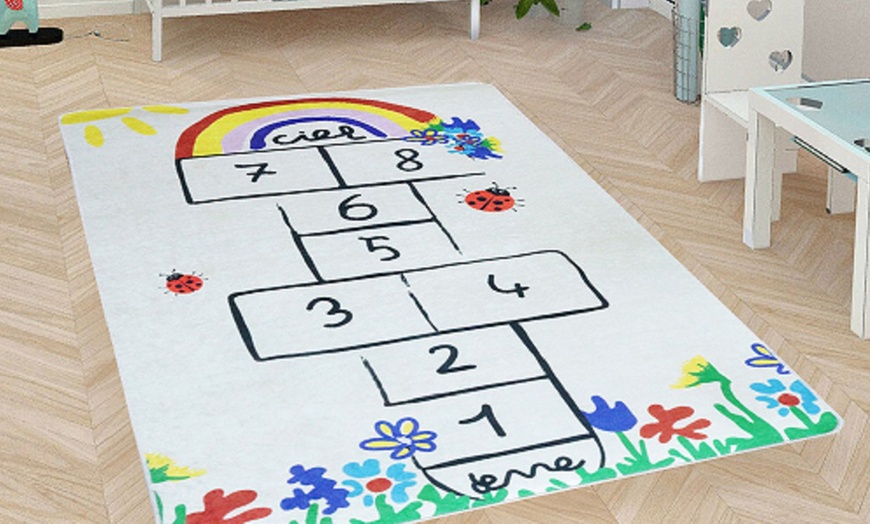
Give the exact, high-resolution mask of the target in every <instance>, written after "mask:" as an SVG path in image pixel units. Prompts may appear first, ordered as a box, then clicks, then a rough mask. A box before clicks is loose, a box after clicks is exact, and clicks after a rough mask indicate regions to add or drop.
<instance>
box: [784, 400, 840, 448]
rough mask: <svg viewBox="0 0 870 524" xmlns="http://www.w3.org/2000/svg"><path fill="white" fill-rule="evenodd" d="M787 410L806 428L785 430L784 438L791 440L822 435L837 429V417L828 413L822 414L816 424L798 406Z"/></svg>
mask: <svg viewBox="0 0 870 524" xmlns="http://www.w3.org/2000/svg"><path fill="white" fill-rule="evenodd" d="M789 410H790V411H791V412H792V414H793V415H794V416H795V417H797V418H798V420H800V421H801V422H803V423H804V426H806V427H804V428H786V430H785V436H786V437H788V438H789V439H791V440H797V439H802V438H807V437H812V436H815V435H824V434H825V433H830V432H832V431H834V430H835V429H837V424H838V422H837V417H836V415H834V414H833V413H831V412H830V411H826V412H824V413H822V415H821V416H820V417H819V421H818V422H813V421H812V419H811V418H810V417H809V415H807V414H806V413H804V411H803V410H802V409H801V408H799V407H798V406H791V407H790V408H789Z"/></svg>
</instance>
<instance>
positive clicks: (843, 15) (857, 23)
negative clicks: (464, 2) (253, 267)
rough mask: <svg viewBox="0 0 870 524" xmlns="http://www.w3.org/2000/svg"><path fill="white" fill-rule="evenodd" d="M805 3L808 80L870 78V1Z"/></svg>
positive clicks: (115, 10) (84, 5)
mask: <svg viewBox="0 0 870 524" xmlns="http://www.w3.org/2000/svg"><path fill="white" fill-rule="evenodd" d="M587 1H589V0H587ZM601 1H603V2H604V3H605V4H608V5H611V6H621V7H638V6H644V5H649V6H650V7H651V8H653V9H654V10H655V11H658V12H660V13H661V14H662V15H664V16H668V17H670V9H671V4H672V3H673V2H670V1H669V0H601ZM729 1H730V0H729ZM777 1H785V0H777ZM805 2H806V4H805V5H806V7H805V11H804V20H805V24H806V26H805V27H804V63H803V71H804V75H805V76H806V77H807V78H810V79H812V80H836V79H842V78H867V77H870V0H805ZM39 11H40V18H42V19H49V18H60V17H67V16H91V15H112V14H128V13H132V12H133V2H132V1H131V0H39ZM145 11H147V9H145Z"/></svg>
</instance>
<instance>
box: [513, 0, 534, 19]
mask: <svg viewBox="0 0 870 524" xmlns="http://www.w3.org/2000/svg"><path fill="white" fill-rule="evenodd" d="M534 4H535V0H520V1H519V2H518V3H517V20H519V19H520V18H522V17H524V16H526V15H527V14H529V9H531V8H532V6H533V5H534Z"/></svg>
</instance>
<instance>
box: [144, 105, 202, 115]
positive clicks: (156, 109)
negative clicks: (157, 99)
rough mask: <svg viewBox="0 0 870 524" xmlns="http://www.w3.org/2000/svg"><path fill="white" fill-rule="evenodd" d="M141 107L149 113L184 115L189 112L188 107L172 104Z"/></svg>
mask: <svg viewBox="0 0 870 524" xmlns="http://www.w3.org/2000/svg"><path fill="white" fill-rule="evenodd" d="M142 109H144V110H145V111H148V112H149V113H162V114H165V115H186V114H187V113H190V110H189V109H185V108H183V107H174V106H145V107H143V108H142Z"/></svg>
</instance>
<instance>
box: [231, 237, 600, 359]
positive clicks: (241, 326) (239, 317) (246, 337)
mask: <svg viewBox="0 0 870 524" xmlns="http://www.w3.org/2000/svg"><path fill="white" fill-rule="evenodd" d="M541 254H555V255H558V256H560V257H562V258H564V259H565V261H566V262H567V263H568V264H570V265H571V266H572V267H573V268H574V270H575V271H576V272H577V274H578V276H579V277H580V279H581V281H582V283H583V284H584V285H585V286H586V287H587V289H588V290H589V291H590V292H591V293H592V295H593V296H594V297H595V298H596V300H597V303H595V304H593V305H590V306H587V307H579V308H574V309H566V310H563V311H557V312H550V313H543V314H537V315H535V314H532V315H529V316H525V317H523V318H514V319H505V320H499V321H492V322H487V323H484V324H480V325H473V326H463V327H459V328H448V329H441V330H438V329H437V328H435V327H434V326H433V331H432V332H427V333H418V334H413V335H408V336H402V337H397V338H391V339H389V340H374V341H367V342H362V343H359V344H354V345H346V346H339V347H334V348H330V349H326V350H316V351H307V352H299V353H291V354H286V353H285V354H273V355H268V356H263V355H261V354H260V351H259V350H258V349H257V347H256V344H254V341H253V337H252V335H251V331H250V328H249V326H248V323H247V322H245V318H244V314H243V313H242V309H241V307H240V306H239V303H238V299H239V298H240V297H244V296H248V295H256V294H260V293H270V292H275V291H282V290H290V289H296V288H302V287H315V286H317V285H320V284H339V283H342V282H357V281H363V280H372V279H380V278H389V277H396V276H398V277H399V278H402V279H403V280H405V275H406V274H413V273H419V272H424V271H427V270H433V269H442V268H449V267H455V266H465V265H469V264H477V263H486V262H492V261H498V260H508V259H514V258H521V257H527V256H534V255H541ZM408 293H409V295H410V296H411V298H412V299H413V300H414V301H415V302H416V301H417V298H416V297H415V296H414V294H413V292H412V290H411V289H409V290H408ZM227 302H228V304H229V308H230V313H231V315H232V317H233V321H234V322H235V324H236V328H237V329H238V331H239V335H240V336H241V338H242V342H243V343H244V344H245V347H246V348H247V350H248V352H249V353H250V355H251V357H252V358H253V359H254V360H255V361H257V362H266V361H270V360H277V359H283V358H298V357H306V356H313V355H321V354H329V353H340V352H346V351H353V350H358V349H366V348H373V347H377V346H383V345H385V344H391V343H394V342H403V341H408V340H415V339H420V338H426V337H432V336H436V335H441V334H447V333H456V332H460V331H470V330H474V329H480V328H486V327H494V326H501V325H512V324H514V323H517V322H529V321H535V320H544V319H551V318H561V317H565V316H571V315H578V314H583V313H588V312H592V311H598V310H602V309H606V308H607V307H609V305H610V304H609V302H608V301H607V299H606V298H604V295H602V294H601V292H600V291H598V289H597V288H596V287H595V286H594V285H593V284H592V282H591V281H590V280H589V277H588V276H587V275H586V273H585V272H584V271H583V269H581V268H580V266H578V265H577V264H576V263H575V262H574V261H573V260H571V258H570V257H568V255H566V254H565V253H563V252H561V251H558V250H554V249H544V250H538V251H529V252H524V253H520V254H515V255H505V256H499V257H490V258H483V259H476V260H469V261H463V262H453V263H447V264H439V265H435V266H429V267H425V268H416V269H411V270H402V271H389V272H382V273H373V274H369V275H365V276H358V277H348V278H339V279H334V280H325V281H317V282H306V283H303V284H289V285H284V286H271V287H267V288H259V289H250V290H246V291H237V292H235V293H231V294H230V295H229V296H228V297H227ZM418 307H419V308H420V313H421V315H423V317H424V318H426V320H427V322H428V321H429V320H428V317H426V313H425V310H424V309H423V308H422V306H421V305H420V304H419V303H418Z"/></svg>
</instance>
